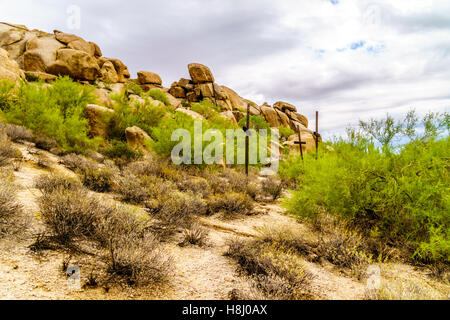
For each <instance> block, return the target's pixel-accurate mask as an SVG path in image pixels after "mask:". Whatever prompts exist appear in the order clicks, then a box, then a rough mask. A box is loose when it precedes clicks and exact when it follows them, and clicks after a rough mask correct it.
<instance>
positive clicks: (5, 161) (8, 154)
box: [0, 140, 22, 167]
mask: <svg viewBox="0 0 450 320" xmlns="http://www.w3.org/2000/svg"><path fill="white" fill-rule="evenodd" d="M20 158H22V153H21V152H20V150H19V149H17V148H15V147H14V146H13V145H12V143H11V142H10V141H8V140H0V167H4V166H7V165H9V164H10V163H11V162H12V161H13V160H15V159H20Z"/></svg>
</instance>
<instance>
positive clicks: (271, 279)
mask: <svg viewBox="0 0 450 320" xmlns="http://www.w3.org/2000/svg"><path fill="white" fill-rule="evenodd" d="M226 256H228V257H230V258H232V259H233V260H235V261H236V262H237V264H238V265H239V268H240V270H241V271H242V272H244V274H246V275H247V276H250V277H251V278H253V280H254V283H255V286H256V288H258V290H259V291H260V292H262V293H263V294H264V295H265V296H267V297H268V298H270V299H289V300H299V299H308V298H311V297H312V292H311V287H310V281H311V279H312V274H311V273H309V272H308V271H307V270H306V269H305V266H304V265H303V264H302V263H301V261H300V259H299V257H298V256H297V255H296V254H295V253H294V251H292V250H289V251H287V252H284V251H280V250H278V249H277V248H275V247H273V246H271V245H270V244H267V243H264V242H262V241H260V240H251V241H242V240H233V241H232V242H230V244H229V249H228V252H227V253H226Z"/></svg>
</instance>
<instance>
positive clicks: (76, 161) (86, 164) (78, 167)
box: [61, 153, 98, 172]
mask: <svg viewBox="0 0 450 320" xmlns="http://www.w3.org/2000/svg"><path fill="white" fill-rule="evenodd" d="M61 163H62V164H63V165H64V166H65V167H66V168H68V169H70V170H72V171H79V172H86V171H89V170H95V169H96V168H97V167H98V164H97V163H96V162H95V161H93V160H91V159H87V158H86V157H84V156H81V155H78V154H75V153H70V154H67V155H65V156H63V157H62V158H61Z"/></svg>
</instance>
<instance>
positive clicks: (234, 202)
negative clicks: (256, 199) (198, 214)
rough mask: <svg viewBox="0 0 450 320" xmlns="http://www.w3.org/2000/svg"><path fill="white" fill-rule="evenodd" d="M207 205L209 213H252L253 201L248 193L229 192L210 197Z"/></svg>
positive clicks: (232, 214) (228, 214)
mask: <svg viewBox="0 0 450 320" xmlns="http://www.w3.org/2000/svg"><path fill="white" fill-rule="evenodd" d="M208 205H209V211H210V212H211V213H217V212H221V213H223V214H224V215H225V216H227V217H232V216H234V215H238V214H241V215H250V214H252V213H253V201H252V199H251V198H250V197H249V196H248V195H246V194H243V193H234V192H231V193H226V194H223V195H217V196H214V197H211V199H210V200H209V201H208Z"/></svg>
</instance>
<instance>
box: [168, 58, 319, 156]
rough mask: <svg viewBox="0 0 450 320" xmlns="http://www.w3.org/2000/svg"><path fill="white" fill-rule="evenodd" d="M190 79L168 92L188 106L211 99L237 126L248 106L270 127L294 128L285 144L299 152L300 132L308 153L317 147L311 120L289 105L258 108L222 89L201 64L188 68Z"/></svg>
mask: <svg viewBox="0 0 450 320" xmlns="http://www.w3.org/2000/svg"><path fill="white" fill-rule="evenodd" d="M188 70H189V75H190V77H191V79H185V78H182V79H180V80H179V81H178V82H174V83H173V84H172V86H171V87H170V89H169V93H170V94H171V95H172V96H174V97H175V98H177V99H180V100H186V101H187V102H189V103H195V102H200V101H202V100H205V99H206V100H210V101H211V102H213V103H215V104H217V105H218V106H220V107H221V108H222V111H223V112H222V115H223V116H224V117H226V118H228V119H230V120H231V121H233V122H234V123H236V122H239V120H241V119H242V118H243V117H245V114H246V112H247V106H249V111H250V114H251V115H253V116H262V117H264V119H265V120H266V121H267V122H268V123H269V125H270V127H272V128H278V127H280V126H284V127H286V128H291V129H292V130H294V132H295V133H296V134H295V135H293V136H292V137H291V138H290V139H289V141H286V142H285V143H286V144H287V145H289V146H290V147H292V149H294V150H295V149H297V150H298V151H299V149H298V145H296V144H295V139H297V141H298V132H299V131H301V135H302V141H306V143H307V144H306V145H304V146H303V148H304V149H305V151H307V150H311V149H314V148H315V140H314V133H313V132H312V131H311V130H309V129H308V119H307V118H306V117H305V116H304V115H302V114H300V113H298V111H297V108H296V107H295V106H294V105H292V104H290V103H287V102H283V101H279V102H276V103H275V104H274V105H273V106H271V105H269V104H268V103H264V104H263V105H261V106H258V105H257V104H255V103H254V102H252V101H250V100H246V99H244V98H242V97H241V96H240V95H239V94H238V93H236V92H235V91H234V90H232V89H230V88H228V87H226V86H220V85H218V84H217V83H215V82H214V81H215V79H214V76H213V74H212V72H211V70H210V69H209V68H208V67H207V66H204V65H202V64H198V63H191V64H189V65H188Z"/></svg>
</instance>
